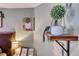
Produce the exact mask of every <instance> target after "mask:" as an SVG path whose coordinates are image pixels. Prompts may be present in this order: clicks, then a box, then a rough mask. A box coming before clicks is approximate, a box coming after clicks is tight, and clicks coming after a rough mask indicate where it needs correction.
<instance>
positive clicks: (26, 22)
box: [23, 17, 35, 31]
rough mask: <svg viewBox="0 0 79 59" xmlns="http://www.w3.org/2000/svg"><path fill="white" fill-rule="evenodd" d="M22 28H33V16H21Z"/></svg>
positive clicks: (29, 29)
mask: <svg viewBox="0 0 79 59" xmlns="http://www.w3.org/2000/svg"><path fill="white" fill-rule="evenodd" d="M23 29H24V30H26V31H33V30H34V29H35V18H34V17H24V18H23Z"/></svg>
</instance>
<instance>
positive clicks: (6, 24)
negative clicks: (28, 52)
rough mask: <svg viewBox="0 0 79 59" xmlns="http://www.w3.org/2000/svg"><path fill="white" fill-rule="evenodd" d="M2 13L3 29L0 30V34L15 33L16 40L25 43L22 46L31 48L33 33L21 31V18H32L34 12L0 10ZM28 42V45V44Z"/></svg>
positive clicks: (20, 9) (26, 10) (29, 10)
mask: <svg viewBox="0 0 79 59" xmlns="http://www.w3.org/2000/svg"><path fill="white" fill-rule="evenodd" d="M0 10H1V11H3V13H4V16H5V18H4V20H3V27H2V28H0V32H2V31H12V30H13V31H16V40H17V41H21V40H22V41H23V42H26V43H24V44H23V45H26V46H33V32H32V31H24V30H23V27H22V25H23V22H22V19H23V17H27V16H30V17H32V16H34V12H33V9H32V8H28V9H27V8H14V9H7V8H2V9H0ZM28 42H29V43H28Z"/></svg>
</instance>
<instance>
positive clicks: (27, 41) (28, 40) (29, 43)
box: [20, 33, 33, 47]
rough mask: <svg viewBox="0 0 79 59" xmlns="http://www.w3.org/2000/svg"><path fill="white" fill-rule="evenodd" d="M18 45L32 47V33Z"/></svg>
mask: <svg viewBox="0 0 79 59" xmlns="http://www.w3.org/2000/svg"><path fill="white" fill-rule="evenodd" d="M20 45H21V46H24V47H33V33H31V34H30V35H29V36H28V37H24V38H23V39H22V40H21V41H20Z"/></svg>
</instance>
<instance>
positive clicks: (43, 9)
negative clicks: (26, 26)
mask: <svg viewBox="0 0 79 59" xmlns="http://www.w3.org/2000/svg"><path fill="white" fill-rule="evenodd" d="M54 5H55V4H49V3H48V4H42V5H40V6H38V7H36V8H35V10H34V12H35V31H34V47H35V48H36V50H37V55H39V56H43V55H45V56H46V55H47V56H49V55H54V54H53V53H55V52H57V50H54V48H53V47H54V46H53V42H50V41H47V40H46V42H45V43H43V41H42V34H43V31H44V29H45V27H46V26H48V25H50V23H51V17H50V10H51V8H52V7H53V6H54ZM62 5H65V4H62ZM72 9H73V10H72V12H71V16H70V18H68V17H67V18H65V19H67V20H66V21H67V26H69V19H71V20H70V22H71V25H72V27H74V34H75V35H79V24H78V23H79V4H73V5H72ZM69 13H70V12H69ZM56 47H57V48H58V51H59V52H58V53H59V54H57V55H61V48H60V47H58V46H56ZM59 48H60V49H59ZM70 49H71V50H70V51H71V53H70V54H71V55H79V53H78V50H79V43H78V41H77V42H71V47H70Z"/></svg>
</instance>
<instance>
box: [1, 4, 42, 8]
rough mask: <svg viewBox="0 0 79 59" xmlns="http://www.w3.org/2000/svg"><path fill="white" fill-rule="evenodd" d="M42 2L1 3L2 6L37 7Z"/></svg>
mask: <svg viewBox="0 0 79 59" xmlns="http://www.w3.org/2000/svg"><path fill="white" fill-rule="evenodd" d="M40 4H41V3H0V8H35V7H37V6H39V5H40Z"/></svg>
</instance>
